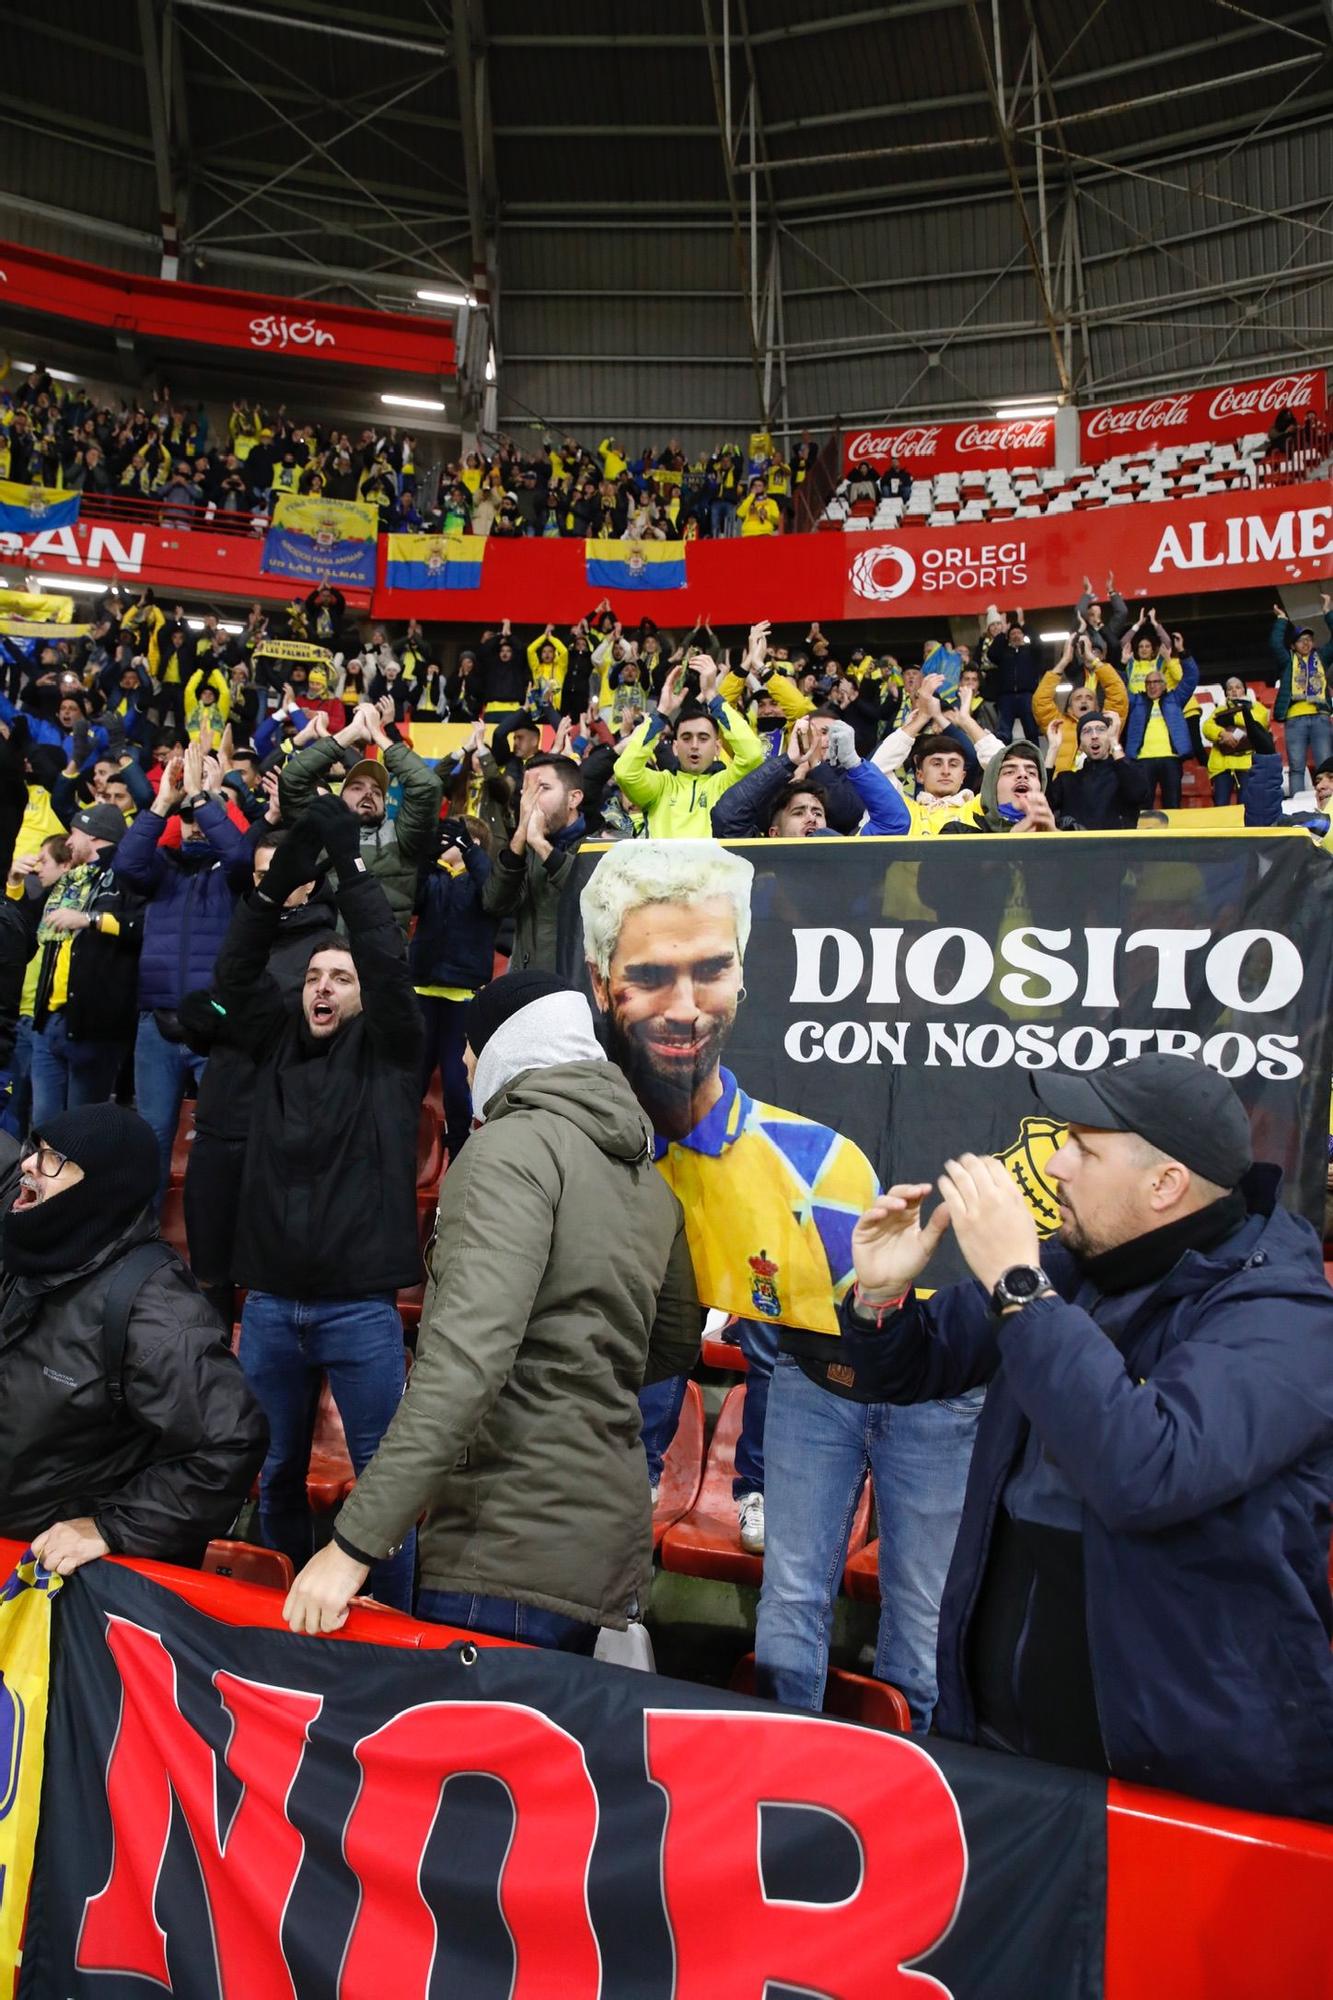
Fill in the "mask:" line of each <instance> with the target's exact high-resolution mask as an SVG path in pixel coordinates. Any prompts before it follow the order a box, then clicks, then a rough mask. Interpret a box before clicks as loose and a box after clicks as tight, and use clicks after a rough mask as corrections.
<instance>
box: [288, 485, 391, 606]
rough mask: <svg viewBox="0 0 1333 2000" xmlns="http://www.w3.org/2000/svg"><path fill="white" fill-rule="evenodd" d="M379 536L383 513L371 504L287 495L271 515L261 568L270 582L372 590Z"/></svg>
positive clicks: (362, 501) (359, 501)
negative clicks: (272, 578)
mask: <svg viewBox="0 0 1333 2000" xmlns="http://www.w3.org/2000/svg"><path fill="white" fill-rule="evenodd" d="M378 533H379V510H378V508H375V507H372V506H371V505H370V504H369V502H367V501H364V500H325V499H323V498H318V497H309V498H305V499H302V498H301V497H300V496H299V495H297V494H294V493H284V494H282V495H281V497H280V498H279V499H278V501H277V503H276V504H275V506H274V509H273V525H272V527H271V528H270V529H269V531H268V533H267V534H266V535H265V537H264V558H263V561H262V563H261V564H260V567H261V568H262V569H263V571H264V573H265V574H266V575H268V576H290V577H295V578H297V579H298V580H299V581H300V582H302V583H334V584H340V585H350V586H351V587H352V588H353V589H354V590H370V589H373V587H374V583H375V541H376V536H377V535H378Z"/></svg>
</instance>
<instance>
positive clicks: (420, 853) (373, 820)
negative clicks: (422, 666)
mask: <svg viewBox="0 0 1333 2000" xmlns="http://www.w3.org/2000/svg"><path fill="white" fill-rule="evenodd" d="M371 743H373V744H375V745H376V746H377V747H378V749H379V753H380V754H379V756H378V757H368V756H365V755H363V754H360V753H361V746H363V745H365V744H371ZM349 751H355V752H357V753H358V755H359V757H360V761H359V762H358V761H357V756H351V757H349V756H348V754H347V753H348V752H349ZM340 764H342V765H345V766H346V767H347V774H346V776H345V777H344V779H343V784H342V791H341V792H340V794H339V797H340V798H341V800H342V803H343V807H344V810H346V811H349V812H351V813H353V814H355V817H356V825H357V828H358V832H359V849H358V851H359V853H360V857H361V860H362V862H363V864H364V865H365V867H366V868H367V869H368V870H369V872H370V873H371V874H372V875H373V876H374V877H375V879H376V881H377V882H378V883H379V885H380V887H381V888H382V889H383V891H384V893H385V895H386V896H387V897H388V899H389V907H390V908H391V909H392V911H393V914H394V916H395V918H396V919H397V921H398V925H399V927H400V929H401V930H402V932H403V935H404V936H406V935H407V930H408V926H409V924H410V923H411V921H412V908H413V905H414V903H415V902H416V893H417V873H418V871H419V870H420V869H422V868H425V867H426V866H428V865H429V863H430V862H431V861H432V860H433V858H434V852H435V824H436V821H437V820H438V819H439V817H440V802H441V800H442V799H443V797H444V786H443V784H442V782H441V781H440V779H439V778H438V777H437V776H436V774H435V772H434V771H432V770H431V768H430V766H429V765H428V764H423V763H422V761H421V759H420V757H418V756H417V754H416V752H415V751H414V750H412V749H410V748H409V746H408V745H407V744H406V743H404V742H403V740H402V738H401V736H400V735H399V734H398V730H397V728H396V726H395V724H394V720H393V697H392V696H391V695H385V697H384V699H383V700H382V701H381V702H380V703H379V704H378V706H377V705H376V704H375V703H374V702H363V703H362V705H361V706H360V707H359V708H358V709H357V711H356V713H355V715H354V716H353V717H352V719H351V721H350V722H349V723H348V724H347V727H346V728H345V729H340V730H339V731H338V733H337V735H336V736H321V737H319V738H318V739H317V741H315V742H314V743H311V744H309V745H307V747H306V748H305V749H304V750H298V751H297V752H296V754H295V755H294V756H293V757H290V758H289V759H288V760H287V762H286V763H285V764H284V765H283V767H282V770H281V773H280V775H279V779H278V800H279V803H280V804H281V806H282V816H283V820H284V823H285V824H287V825H289V826H290V825H291V823H292V821H293V820H294V819H296V818H297V817H298V816H299V815H300V814H301V813H302V812H303V811H304V810H305V808H306V807H307V806H308V805H309V804H310V802H311V800H312V799H313V798H314V796H315V794H316V791H317V790H318V788H319V787H320V786H321V785H326V784H327V783H328V781H329V779H330V778H331V777H332V775H333V772H334V770H335V768H336V767H337V766H338V765H340ZM395 779H396V780H397V782H398V784H399V785H400V787H401V788H402V801H401V804H400V805H399V808H398V816H397V818H396V819H390V818H389V816H388V799H389V785H390V782H391V781H393V780H395Z"/></svg>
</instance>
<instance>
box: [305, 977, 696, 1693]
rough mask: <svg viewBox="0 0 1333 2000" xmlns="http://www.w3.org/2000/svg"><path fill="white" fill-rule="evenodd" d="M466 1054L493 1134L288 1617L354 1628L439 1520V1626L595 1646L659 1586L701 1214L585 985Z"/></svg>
mask: <svg viewBox="0 0 1333 2000" xmlns="http://www.w3.org/2000/svg"><path fill="white" fill-rule="evenodd" d="M466 1053H467V1063H468V1067H469V1070H470V1072H471V1083H472V1095H473V1102H474V1104H475V1106H476V1115H477V1117H478V1119H479V1120H480V1129H479V1130H477V1131H475V1132H474V1133H473V1135H472V1137H471V1139H470V1140H469V1141H468V1144H467V1145H466V1147H465V1148H464V1150H463V1153H462V1155H461V1157H460V1158H459V1160H458V1162H457V1164H456V1165H454V1166H452V1167H451V1168H450V1170H449V1172H448V1174H447V1175H446V1176H445V1179H444V1182H443V1187H442V1191H441V1196H440V1211H439V1217H438V1220H437V1224H436V1236H435V1250H434V1255H433V1260H432V1272H431V1283H430V1286H429V1288H428V1292H427V1297H426V1303H425V1306H424V1308H423V1311H422V1315H421V1332H420V1336H419V1340H418V1347H417V1362H416V1367H415V1368H414V1369H413V1371H412V1382H411V1386H410V1388H409V1391H408V1394H407V1396H406V1398H405V1399H404V1401H403V1405H402V1408H401V1409H400V1410H399V1412H398V1415H397V1416H396V1417H395V1419H394V1421H393V1424H392V1426H391V1428H390V1430H389V1433H388V1435H387V1437H386V1438H385V1439H384V1442H383V1444H382V1445H381V1446H380V1449H379V1450H378V1451H377V1452H376V1454H375V1457H374V1459H373V1460H372V1462H371V1464H370V1465H369V1466H367V1468H366V1469H365V1471H364V1472H363V1473H362V1474H361V1476H360V1478H359V1479H358V1481H357V1486H356V1491H355V1492H354V1493H353V1494H352V1496H351V1498H350V1500H348V1501H347V1502H346V1504H345V1505H344V1507H343V1510H342V1513H341V1514H340V1515H339V1517H338V1524H337V1527H336V1529H335V1531H334V1540H333V1542H332V1543H331V1544H330V1545H329V1546H328V1547H327V1548H325V1549H323V1550H321V1552H320V1553H319V1555H317V1556H316V1557H315V1558H314V1560H313V1561H312V1562H310V1563H309V1564H308V1565H307V1566H306V1568H305V1569H304V1570H303V1571H302V1573H301V1575H300V1576H298V1577H297V1579H296V1582H295V1584H294V1585H293V1587H292V1590H291V1592H290V1593H289V1595H288V1598H287V1602H286V1606H285V1614H284V1615H285V1616H286V1618H287V1622H288V1623H289V1624H290V1625H291V1627H292V1629H293V1630H294V1631H297V1632H332V1631H336V1630H337V1629H338V1627H339V1626H340V1625H342V1623H343V1622H344V1619H345V1618H346V1615H347V1606H348V1604H349V1602H350V1600H351V1599H352V1597H353V1596H354V1595H355V1594H356V1592H357V1591H358V1590H360V1588H361V1586H362V1581H363V1579H364V1578H365V1576H366V1574H367V1570H368V1567H369V1565H370V1564H371V1563H372V1561H374V1560H375V1559H376V1558H382V1557H383V1556H384V1554H385V1553H386V1552H387V1551H388V1550H390V1549H392V1548H394V1547H395V1546H396V1545H397V1544H398V1543H400V1542H401V1541H402V1539H403V1537H404V1536H405V1535H407V1534H408V1533H410V1531H411V1529H412V1526H413V1524H414V1523H415V1522H416V1520H417V1519H418V1517H419V1515H421V1513H422V1512H423V1511H425V1513H426V1521H425V1526H424V1527H423V1529H422V1531H421V1591H420V1595H419V1598H418V1603H417V1613H418V1616H420V1617H423V1618H429V1619H433V1620H438V1621H440V1622H442V1623H446V1624H451V1625H460V1626H466V1627H470V1628H472V1629H474V1630H477V1631H483V1632H489V1633H493V1634H495V1635H497V1636H499V1637H503V1638H512V1639H521V1640H525V1641H526V1642H527V1643H528V1644H530V1645H538V1646H547V1647H551V1648H555V1649H558V1650H561V1651H566V1652H577V1653H590V1652H591V1651H592V1649H593V1645H594V1643H595V1641H596V1637H597V1629H598V1627H599V1626H603V1625H609V1626H612V1627H615V1628H617V1629H623V1628H624V1627H625V1625H626V1624H627V1622H628V1619H629V1617H630V1616H632V1615H633V1614H634V1611H635V1609H636V1607H637V1606H638V1605H641V1604H642V1603H643V1601H644V1599H645V1596H646V1593H647V1588H648V1583H649V1579H650V1576H651V1570H652V1528H651V1509H650V1505H649V1498H648V1481H647V1478H646V1476H645V1471H644V1455H643V1446H642V1444H641V1442H640V1437H639V1409H638V1403H637V1401H636V1398H637V1396H638V1392H639V1389H640V1386H641V1385H642V1383H643V1382H644V1380H645V1378H646V1379H648V1380H656V1379H658V1378H660V1377H666V1376H670V1375H674V1374H676V1373H679V1372H680V1371H681V1370H682V1369H687V1368H689V1367H690V1366H691V1365H692V1364H693V1362H694V1361H695V1360H696V1359H697V1356H698V1351H699V1334H700V1321H701V1315H700V1312H699V1307H698V1302H697V1300H696V1298H695V1292H694V1282H693V1276H692V1272H691V1268H690V1258H689V1251H688V1248H687V1246H686V1241H685V1221H684V1216H683V1214H682V1212H681V1207H680V1203H679V1202H678V1201H677V1200H676V1198H675V1196H674V1195H673V1194H672V1193H671V1191H670V1190H669V1188H668V1187H667V1185H666V1182H665V1181H664V1180H663V1179H662V1177H661V1175H660V1174H659V1173H658V1171H657V1169H656V1167H655V1166H654V1164H653V1133H652V1127H651V1126H650V1124H649V1122H648V1119H647V1118H646V1116H645V1115H644V1113H643V1111H642V1110H641V1109H640V1108H639V1105H638V1102H637V1101H636V1099H635V1096H634V1093H633V1091H632V1090H631V1088H630V1085H629V1083H628V1082H627V1080H626V1078H625V1076H624V1075H623V1073H622V1072H621V1071H620V1070H619V1069H618V1068H617V1067H616V1066H615V1065H614V1064H613V1063H610V1062H608V1061H607V1059H606V1056H605V1053H604V1051H603V1050H602V1047H601V1045H600V1043H599V1042H598V1040H597V1037H596V1035H595V1033H594V1031H593V1021H592V1014H591V1010H590V1009H589V1006H588V1002H587V1000H586V999H585V998H584V997H583V995H582V994H581V993H579V992H577V991H576V990H575V989H574V988H573V987H570V986H568V985H566V984H565V983H564V982H563V981H562V980H559V979H556V978H555V977H554V976H553V975H551V974H549V973H544V972H526V973H525V972H513V973H509V974H507V975H506V976H505V977H504V978H503V979H498V980H496V981H495V983H494V985H492V986H488V987H486V988H485V989H484V990H483V991H482V992H481V993H479V994H478V995H477V997H476V999H475V1000H474V1001H473V1002H472V1004H471V1007H470V1009H469V1012H468V1023H467V1051H466ZM608 1218H614V1227H612V1228H610V1229H608V1227H607V1220H608ZM497 1221H500V1222H501V1223H502V1227H501V1228H500V1231H499V1234H498V1235H497V1234H496V1230H495V1227H494V1225H495V1224H496V1222H497ZM591 1243H595V1244H597V1245H598V1250H597V1254H596V1256H595V1257H590V1256H589V1254H588V1246H589V1244H591Z"/></svg>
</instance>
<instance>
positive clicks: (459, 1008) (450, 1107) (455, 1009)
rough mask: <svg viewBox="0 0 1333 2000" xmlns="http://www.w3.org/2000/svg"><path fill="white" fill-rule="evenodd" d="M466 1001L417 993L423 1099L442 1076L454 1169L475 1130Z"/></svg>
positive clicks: (448, 1137) (447, 1129)
mask: <svg viewBox="0 0 1333 2000" xmlns="http://www.w3.org/2000/svg"><path fill="white" fill-rule="evenodd" d="M468 1004H469V1003H468V1002H467V1001H466V1000H441V999H440V998H439V996H438V995H436V994H430V993H418V995H417V1006H418V1007H419V1008H420V1009H421V1025H422V1027H423V1028H424V1029H425V1031H426V1041H425V1047H424V1050H423V1052H422V1057H421V1095H422V1096H423V1097H424V1096H425V1095H426V1092H427V1091H428V1090H429V1089H430V1080H431V1078H432V1077H433V1076H434V1074H435V1072H436V1070H437V1069H438V1070H439V1072H440V1095H441V1097H442V1098H443V1100H444V1137H445V1144H446V1145H447V1146H448V1148H449V1164H450V1166H452V1165H453V1163H454V1161H455V1160H456V1159H457V1158H458V1155H459V1153H460V1152H461V1151H462V1149H463V1147H464V1145H465V1144H466V1142H467V1135H468V1133H469V1132H470V1131H471V1130H472V1092H471V1091H470V1090H469V1089H468V1081H467V1070H466V1069H465V1068H464V1066H463V1050H464V1048H465V1047H466V1046H467V1010H468Z"/></svg>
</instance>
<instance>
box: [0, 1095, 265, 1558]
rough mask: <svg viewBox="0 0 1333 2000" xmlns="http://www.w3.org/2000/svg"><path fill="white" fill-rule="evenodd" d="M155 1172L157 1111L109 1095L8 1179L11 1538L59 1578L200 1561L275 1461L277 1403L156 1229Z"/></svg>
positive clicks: (3, 1505)
mask: <svg viewBox="0 0 1333 2000" xmlns="http://www.w3.org/2000/svg"><path fill="white" fill-rule="evenodd" d="M6 1144H7V1147H8V1150H9V1152H10V1154H11V1155H12V1154H13V1152H14V1150H15V1148H14V1145H13V1142H12V1141H7V1142H6ZM156 1183H157V1143H156V1141H155V1139H154V1137H153V1134H152V1132H151V1130H150V1129H149V1127H148V1126H147V1125H146V1124H145V1123H144V1121H143V1119H142V1118H140V1117H139V1116H138V1114H137V1113H136V1112H133V1111H126V1110H123V1109H122V1108H121V1107H120V1106H119V1105H116V1104H95V1105H86V1106H84V1107H83V1108H82V1109H81V1110H77V1111H62V1112H59V1113H56V1114H55V1115H53V1116H52V1117H51V1118H49V1119H48V1120H47V1121H46V1123H45V1124H44V1125H43V1126H42V1127H41V1128H40V1129H39V1130H38V1131H36V1132H34V1134H33V1136H32V1138H31V1139H30V1140H28V1141H27V1142H26V1144H25V1147H24V1149H23V1152H22V1156H21V1158H20V1159H19V1161H18V1164H17V1170H15V1168H14V1167H13V1166H12V1165H11V1166H10V1169H9V1172H8V1174H7V1177H6V1179H5V1181H4V1184H3V1187H2V1188H0V1205H2V1207H3V1213H2V1214H0V1535H8V1536H12V1537H13V1538H14V1540H16V1541H19V1542H29V1543H31V1544H32V1547H33V1551H34V1553H35V1554H36V1556H37V1558H38V1560H39V1561H40V1562H42V1563H43V1564H44V1565H45V1567H46V1568H47V1569H49V1570H51V1571H53V1572H55V1573H56V1574H58V1575H60V1576H68V1575H70V1573H71V1572H72V1571H74V1570H76V1569H78V1568H79V1567H80V1566H81V1564H83V1563H86V1562H92V1561H94V1560H95V1559H96V1558H97V1557H99V1556H105V1555H125V1556H152V1557H155V1558H156V1559H157V1560H159V1561H161V1562H177V1563H197V1562H199V1560H200V1559H201V1557H202V1555H203V1552H204V1549H205V1547H206V1546H207V1544H208V1542H209V1541H210V1540H211V1539H212V1537H213V1536H214V1535H223V1534H225V1533H226V1532H227V1529H228V1528H229V1527H230V1526H231V1523H232V1521H233V1520H234V1519H235V1517H236V1514H237V1512H238V1511H239V1509H240V1508H241V1506H242V1505H243V1504H244V1501H245V1497H246V1494H247V1493H248V1492H249V1490H250V1486H251V1482H252V1481H253V1479H254V1476H255V1473H256V1471H257V1470H258V1468H259V1464H260V1461H261V1460H262V1458H263V1456H264V1447H265V1444H266V1442H267V1436H268V1433H267V1427H266V1425H265V1423H264V1418H263V1413H262V1411H261V1410H260V1408H259V1405H258V1403H257V1402H256V1400H255V1398H254V1396H253V1395H252V1394H251V1392H250V1389H249V1388H248V1386H247V1384H246V1381H245V1377H244V1376H243V1375H242V1373H241V1370H240V1368H239V1367H238V1366H237V1364H236V1361H235V1360H234V1359H233V1357H232V1355H231V1353H230V1351H229V1350H228V1348H227V1344H226V1341H225V1340H224V1338H223V1334H222V1328H221V1327H220V1326H219V1324H218V1322H217V1320H216V1318H215V1316H214V1314H213V1312H212V1311H211V1309H210V1308H209V1306H208V1305H207V1304H206V1303H205V1301H204V1299H203V1298H202V1297H201V1296H200V1293H199V1290H198V1287H197V1286H196V1285H195V1283H194V1281H193V1279H192V1278H191V1277H190V1275H189V1273H188V1272H187V1271H186V1270H185V1269H184V1268H183V1266H182V1265H181V1264H180V1262H179V1260H178V1259H177V1257H176V1255H175V1253H174V1252H173V1251H172V1250H171V1249H170V1248H169V1247H168V1246H167V1245H165V1244H164V1243H163V1242H162V1241H161V1239H160V1238H159V1236H158V1233H157V1224H156V1221H155V1220H154V1217H153V1208H152V1201H153V1190H154V1188H155V1186H156Z"/></svg>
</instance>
